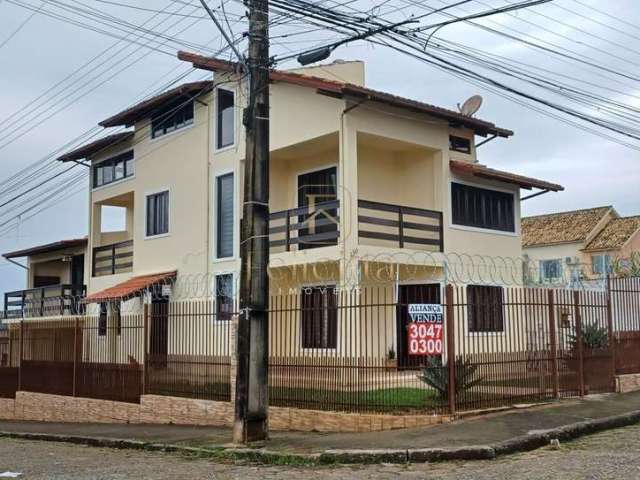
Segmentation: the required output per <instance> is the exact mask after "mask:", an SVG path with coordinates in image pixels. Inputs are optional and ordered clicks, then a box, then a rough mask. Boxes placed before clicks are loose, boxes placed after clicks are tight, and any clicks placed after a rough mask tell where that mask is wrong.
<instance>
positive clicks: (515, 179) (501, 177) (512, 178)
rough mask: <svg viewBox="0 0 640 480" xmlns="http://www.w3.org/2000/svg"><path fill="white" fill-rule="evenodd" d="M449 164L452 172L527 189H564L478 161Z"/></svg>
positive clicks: (554, 190)
mask: <svg viewBox="0 0 640 480" xmlns="http://www.w3.org/2000/svg"><path fill="white" fill-rule="evenodd" d="M449 165H450V167H451V171H452V172H455V173H459V174H461V175H471V176H474V177H481V178H487V179H489V180H497V181H500V182H504V183H511V184H513V185H518V186H519V187H520V188H526V189H527V190H531V189H532V188H539V189H541V190H545V191H547V192H560V191H562V190H564V187H563V186H562V185H558V184H557V183H551V182H546V181H544V180H538V179H537V178H531V177H525V176H523V175H517V174H515V173H510V172H503V171H502V170H495V169H493V168H489V167H487V166H485V165H481V164H479V163H470V162H463V161H460V160H451V161H450V162H449Z"/></svg>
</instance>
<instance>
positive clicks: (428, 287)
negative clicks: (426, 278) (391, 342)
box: [396, 283, 441, 368]
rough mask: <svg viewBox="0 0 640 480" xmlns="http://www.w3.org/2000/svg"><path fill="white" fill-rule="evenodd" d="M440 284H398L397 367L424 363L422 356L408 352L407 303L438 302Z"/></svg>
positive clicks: (408, 319) (409, 366)
mask: <svg viewBox="0 0 640 480" xmlns="http://www.w3.org/2000/svg"><path fill="white" fill-rule="evenodd" d="M440 298H441V297H440V284H439V283H429V284H421V285H400V287H399V288H398V306H397V309H396V325H397V338H398V367H405V368H418V367H420V366H421V365H425V364H426V358H427V357H423V356H414V355H409V354H408V336H409V333H408V326H409V323H410V318H409V305H410V304H412V303H440Z"/></svg>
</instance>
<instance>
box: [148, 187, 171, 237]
mask: <svg viewBox="0 0 640 480" xmlns="http://www.w3.org/2000/svg"><path fill="white" fill-rule="evenodd" d="M165 233H169V192H168V191H166V192H160V193H154V194H153V195H147V237H153V236H155V235H163V234H165Z"/></svg>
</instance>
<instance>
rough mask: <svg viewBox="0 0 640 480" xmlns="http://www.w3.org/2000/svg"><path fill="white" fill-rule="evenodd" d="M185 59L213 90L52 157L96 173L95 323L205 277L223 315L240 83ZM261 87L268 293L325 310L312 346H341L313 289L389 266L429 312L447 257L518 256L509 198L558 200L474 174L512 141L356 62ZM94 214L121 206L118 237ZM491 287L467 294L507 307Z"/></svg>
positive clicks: (137, 115) (125, 116)
mask: <svg viewBox="0 0 640 480" xmlns="http://www.w3.org/2000/svg"><path fill="white" fill-rule="evenodd" d="M180 57H181V58H182V59H183V60H186V61H189V62H191V63H193V64H194V65H195V66H196V67H198V68H203V69H206V70H210V71H212V72H213V81H201V82H194V83H188V84H184V85H181V86H178V87H176V88H173V89H172V90H169V91H167V92H165V93H163V94H161V95H158V96H155V97H153V98H150V99H148V100H145V101H144V102H142V103H140V104H138V105H136V106H134V107H132V108H129V109H127V110H125V111H123V112H120V113H118V114H116V115H114V116H112V117H110V118H108V119H107V120H105V121H103V122H101V123H100V125H102V126H103V127H105V128H112V127H121V128H122V127H125V128H127V127H133V129H132V130H129V131H123V132H118V133H114V134H112V135H110V136H108V137H105V138H103V139H100V140H97V141H95V142H93V143H90V144H88V145H84V146H83V147H81V148H78V149H76V150H74V151H72V152H68V153H66V154H65V155H63V156H61V157H60V158H59V160H61V161H64V162H71V161H74V162H81V163H85V162H87V163H86V165H89V166H90V168H91V192H90V196H89V202H90V208H89V236H88V246H87V252H88V254H87V258H88V261H87V262H85V279H86V282H85V283H86V286H87V293H88V295H87V302H88V303H91V304H94V305H95V306H93V307H91V308H92V310H91V311H92V312H93V313H98V312H99V313H100V317H101V318H104V321H106V319H107V317H110V315H111V313H110V312H112V311H113V309H112V308H111V307H110V305H113V304H119V303H120V302H121V301H123V300H124V301H126V308H129V309H131V310H133V311H138V310H139V309H141V307H142V304H143V303H144V302H148V301H151V302H154V303H160V304H162V303H166V302H169V301H171V298H172V296H175V297H180V295H181V294H180V292H182V291H183V290H182V288H187V289H189V291H190V292H196V291H199V292H201V294H202V292H205V291H206V290H207V288H204V289H203V288H202V287H203V282H205V280H204V279H207V280H206V281H207V282H210V284H209V285H204V286H205V287H208V291H209V292H212V291H214V290H215V292H216V296H217V302H216V305H217V306H216V309H217V314H218V315H219V318H221V319H226V318H228V313H229V312H230V311H231V309H232V308H233V307H232V297H233V295H234V294H235V291H234V285H235V284H236V282H237V279H238V276H239V271H240V258H239V254H240V248H239V247H240V238H239V232H240V221H241V213H242V198H243V197H242V178H243V174H244V172H243V170H244V129H243V128H242V111H243V108H244V102H245V99H246V94H245V92H246V83H245V81H244V80H241V78H240V76H238V75H237V74H236V73H235V72H237V71H238V69H239V67H238V65H237V64H234V63H229V62H226V61H222V60H215V59H210V58H207V57H203V56H198V55H191V54H181V55H180ZM307 72H310V73H312V74H313V76H310V75H308V74H306V73H307ZM337 79H340V81H338V80H337ZM271 80H272V84H271V90H270V102H271V107H270V108H271V109H270V118H271V125H270V132H271V138H270V143H271V158H270V178H269V185H270V204H269V207H270V211H271V217H270V232H271V235H270V246H271V256H270V266H269V267H270V272H271V290H272V293H273V294H279V293H285V294H286V293H292V292H299V291H300V290H301V289H302V288H306V289H307V291H309V292H311V293H312V295H309V296H305V298H307V299H308V300H307V301H309V302H318V303H314V305H320V304H322V305H323V309H324V310H325V311H326V312H325V313H326V314H323V315H312V314H309V315H311V316H312V317H313V318H308V319H306V323H309V322H310V323H314V322H321V323H322V322H324V323H323V325H320V326H318V328H316V327H313V328H311V329H310V330H309V331H310V332H315V333H313V334H310V335H311V336H310V337H308V338H307V337H304V339H303V343H305V344H306V345H307V347H309V346H310V347H314V348H329V347H330V346H331V345H334V344H335V341H336V340H335V335H336V331H335V328H334V327H331V326H328V325H329V324H331V322H334V323H335V313H331V312H334V309H335V305H334V304H333V303H332V302H331V301H330V300H322V298H321V297H323V296H324V293H323V292H324V290H323V287H329V288H332V287H333V286H336V285H348V286H351V287H353V286H360V285H367V284H371V283H380V282H381V279H380V276H379V272H380V271H383V270H384V271H386V272H391V273H389V274H388V275H387V276H386V277H385V278H384V279H383V281H384V282H386V284H388V285H399V287H398V292H397V294H396V295H397V296H398V297H397V298H399V299H400V301H402V302H403V303H415V302H420V303H439V302H440V301H441V298H440V295H441V288H440V287H441V285H442V283H443V282H444V281H445V272H444V269H443V268H442V264H443V262H444V259H445V256H444V255H454V254H465V255H478V256H493V257H498V256H499V257H503V258H504V257H513V258H519V257H521V255H522V246H521V243H522V242H521V226H520V189H527V190H531V189H534V188H535V189H541V190H543V191H560V190H562V189H563V188H562V187H561V186H560V185H556V184H553V183H549V182H546V181H543V180H537V179H534V178H529V177H524V176H521V175H516V174H512V173H509V172H504V171H499V170H495V169H492V168H489V167H487V166H485V165H483V164H481V163H479V162H478V161H477V157H476V143H475V138H476V136H481V137H489V139H492V138H495V137H501V138H508V137H510V136H511V135H512V132H511V131H509V130H507V129H504V128H500V127H497V126H495V125H494V124H493V123H490V122H487V121H484V120H480V119H478V118H475V117H470V116H465V115H462V114H460V113H458V112H455V111H451V110H447V109H444V108H440V107H436V106H432V105H428V104H425V103H422V102H417V101H414V100H410V99H406V98H401V97H398V96H395V95H390V94H387V93H383V92H379V91H375V90H371V89H368V88H365V87H364V65H363V63H361V62H341V63H335V64H331V65H326V66H322V67H314V68H312V69H309V70H305V69H302V70H297V71H295V72H288V71H273V72H272V73H271ZM105 207H117V208H120V209H121V210H122V214H123V224H124V228H123V229H122V230H121V231H117V232H112V231H105V230H104V229H103V221H102V216H103V212H104V209H105ZM318 265H321V267H322V268H315V267H314V266H318ZM310 267H311V268H310ZM168 283H171V284H173V286H174V287H173V288H174V289H173V290H172V289H171V288H167V284H168ZM194 284H198V285H197V288H194ZM189 285H190V286H191V288H189ZM499 288H500V287H499V286H496V287H483V288H480V287H478V289H477V291H473V292H471V293H470V294H472V295H474V298H475V299H476V301H477V302H482V301H483V299H484V300H486V301H489V300H488V299H495V298H502V295H501V294H500V291H499ZM389 290H391V289H389ZM149 292H151V293H153V295H146V293H149ZM316 297H317V298H316ZM181 298H184V297H181ZM387 300H388V301H389V302H390V303H391V302H393V301H395V300H396V299H394V298H389V299H387ZM98 305H99V306H98ZM302 307H303V308H304V305H303V306H302ZM131 310H130V311H131ZM307 310H308V309H307ZM305 311H306V310H305ZM305 316H307V314H305ZM478 317H481V315H479V316H478ZM477 322H478V325H484V324H487V323H491V321H490V320H487V319H484V318H478V319H477ZM303 323H304V322H303ZM479 328H480V327H479ZM483 328H484V327H483ZM327 329H329V330H327ZM485 330H486V329H485ZM328 331H329V332H331V331H333V334H327V332H328ZM317 332H320V333H318V336H314V335H316V333H317ZM165 341H166V339H165Z"/></svg>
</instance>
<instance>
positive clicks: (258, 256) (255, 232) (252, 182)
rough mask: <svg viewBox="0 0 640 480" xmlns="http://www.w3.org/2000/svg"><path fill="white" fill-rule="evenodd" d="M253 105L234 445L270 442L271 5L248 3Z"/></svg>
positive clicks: (248, 114)
mask: <svg viewBox="0 0 640 480" xmlns="http://www.w3.org/2000/svg"><path fill="white" fill-rule="evenodd" d="M248 5H249V58H248V59H247V65H248V69H249V72H248V74H249V104H248V105H247V108H246V110H245V112H244V124H245V128H246V154H245V169H244V204H243V207H242V211H243V220H242V235H241V244H240V255H241V260H242V267H241V274H240V318H239V321H238V350H237V357H238V368H237V377H236V404H235V421H234V430H233V439H234V442H236V443H247V442H254V441H260V440H266V439H267V437H268V435H269V430H268V356H269V352H268V350H269V336H268V334H269V330H268V312H267V309H268V300H269V278H268V276H267V266H268V264H269V15H268V8H269V2H268V0H248Z"/></svg>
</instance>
